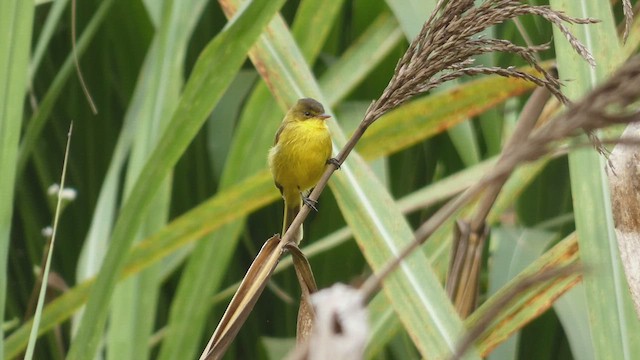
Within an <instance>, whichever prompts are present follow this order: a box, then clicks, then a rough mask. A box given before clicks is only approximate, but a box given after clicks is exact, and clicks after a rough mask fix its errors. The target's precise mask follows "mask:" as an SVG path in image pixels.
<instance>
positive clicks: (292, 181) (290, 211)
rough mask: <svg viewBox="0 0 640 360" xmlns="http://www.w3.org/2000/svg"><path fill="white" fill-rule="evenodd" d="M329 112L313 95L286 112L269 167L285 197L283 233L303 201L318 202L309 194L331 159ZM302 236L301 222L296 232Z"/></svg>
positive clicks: (308, 202)
mask: <svg viewBox="0 0 640 360" xmlns="http://www.w3.org/2000/svg"><path fill="white" fill-rule="evenodd" d="M329 117H330V116H329V115H327V114H325V113H324V108H323V107H322V104H320V103H319V102H317V101H316V100H314V99H309V98H307V99H300V100H298V102H297V103H296V104H295V105H294V106H293V107H292V108H291V109H289V111H288V112H287V114H286V115H285V117H284V119H283V120H282V124H281V125H280V128H279V129H278V131H277V132H276V139H275V142H274V145H273V147H272V148H271V150H269V168H270V169H271V174H272V175H273V180H274V182H275V183H276V187H277V188H278V189H279V190H280V193H281V194H282V198H283V199H284V221H283V226H282V235H284V233H285V232H286V231H287V229H288V228H289V226H290V225H291V223H292V222H293V219H294V218H295V217H296V215H297V214H298V212H299V211H300V208H301V206H302V203H303V202H304V203H305V204H307V205H309V206H310V207H311V208H313V209H314V210H316V207H315V206H316V204H317V203H316V202H315V201H312V200H311V199H309V198H307V195H308V192H309V190H310V189H311V188H313V187H314V186H315V185H316V184H317V183H318V181H319V180H320V178H321V177H322V173H323V172H324V169H325V165H326V164H327V162H330V161H331V159H330V157H331V137H330V135H329V128H328V127H327V124H326V122H325V120H326V119H328V118H329ZM294 238H295V240H296V242H298V243H299V242H300V240H302V226H300V230H299V231H298V232H297V233H296V234H294Z"/></svg>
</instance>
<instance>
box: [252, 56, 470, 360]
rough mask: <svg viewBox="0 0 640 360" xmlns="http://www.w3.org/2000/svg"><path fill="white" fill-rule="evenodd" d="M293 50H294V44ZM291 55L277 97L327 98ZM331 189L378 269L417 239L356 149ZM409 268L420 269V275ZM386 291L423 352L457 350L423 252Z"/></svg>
mask: <svg viewBox="0 0 640 360" xmlns="http://www.w3.org/2000/svg"><path fill="white" fill-rule="evenodd" d="M289 49H295V44H292V45H290V46H289ZM289 55H295V56H289V57H288V58H287V59H286V60H288V61H291V62H293V63H291V64H290V65H289V66H285V65H282V66H280V67H279V68H278V69H277V71H279V72H282V71H284V72H285V73H287V74H288V76H283V77H279V78H277V79H273V78H272V77H270V78H269V79H268V80H269V81H271V83H270V86H271V88H272V89H273V90H274V91H275V92H276V94H277V96H278V97H279V98H280V99H282V100H283V102H284V103H289V104H290V103H293V102H294V101H295V99H296V98H299V97H302V96H312V97H315V98H317V99H319V100H320V101H323V102H325V103H326V101H324V96H322V94H321V92H320V89H319V87H318V85H317V83H316V81H315V79H314V78H313V75H311V73H310V72H309V71H308V70H307V69H306V67H305V66H304V61H302V60H301V56H300V55H299V53H297V50H296V52H293V51H289ZM253 61H256V59H255V58H254V59H253ZM261 65H264V64H261ZM330 128H331V131H332V134H333V138H334V141H335V142H336V143H337V144H341V143H344V142H345V141H346V140H345V139H344V135H342V134H341V130H340V129H339V128H338V127H337V126H336V123H335V122H330ZM356 179H357V180H356ZM332 188H333V189H334V194H335V195H336V198H337V199H338V203H339V204H340V206H341V209H342V211H343V214H344V215H345V218H346V219H347V221H348V222H349V223H350V225H351V226H352V227H353V228H354V230H355V234H356V238H357V239H359V241H361V243H360V245H361V246H362V247H363V248H364V250H365V256H366V257H368V260H369V261H370V263H371V264H372V266H373V267H374V269H375V268H378V267H380V266H382V265H383V264H384V263H385V262H386V261H388V260H389V259H391V258H392V257H393V254H394V253H395V252H397V251H399V249H400V248H401V247H402V244H403V243H404V244H406V242H408V241H411V240H412V239H413V234H412V232H411V229H410V228H409V227H408V226H407V224H406V222H405V221H404V219H403V217H402V216H401V215H400V213H399V211H398V210H397V208H396V207H395V206H393V202H392V201H391V198H390V197H389V195H388V194H386V193H384V192H381V191H380V188H381V187H380V185H379V183H378V182H377V181H376V180H375V177H374V176H372V174H371V173H370V171H369V170H368V167H367V166H366V165H365V164H364V162H363V161H362V160H361V159H360V158H359V156H358V155H356V154H353V155H352V157H350V159H349V161H347V163H346V164H345V165H343V168H342V171H341V172H340V173H339V174H338V175H335V176H334V178H333V180H332ZM374 189H375V190H374ZM365 194H366V195H365ZM391 229H393V230H391ZM391 234H394V235H393V236H391ZM365 240H366V241H365ZM398 241H400V242H398ZM411 268H412V269H421V271H420V275H418V274H417V273H415V272H414V271H417V270H413V271H412V270H410V269H411ZM385 291H387V295H388V296H390V297H391V299H392V303H393V304H394V307H395V309H396V310H397V311H398V312H399V313H400V317H401V318H402V319H403V320H404V322H405V325H407V326H408V327H409V328H410V329H411V330H410V334H411V335H412V336H413V337H414V341H416V342H417V344H418V347H419V348H420V350H421V351H422V352H423V355H425V356H427V354H428V355H431V356H435V357H438V356H445V354H448V353H450V352H451V351H452V350H453V348H454V346H455V345H454V343H455V339H456V338H457V336H459V335H460V333H461V331H462V328H461V327H460V320H459V319H458V318H457V315H456V314H455V312H454V311H453V308H452V307H451V304H450V302H449V301H448V300H447V298H446V295H445V294H444V291H443V289H442V287H441V286H440V284H439V283H438V281H437V279H436V278H435V276H434V275H433V273H432V272H431V271H430V265H429V263H428V261H427V260H426V257H424V255H423V254H422V253H421V252H417V253H416V254H414V255H413V256H412V257H411V258H410V259H409V260H407V262H406V263H405V265H403V266H401V269H400V271H399V273H396V274H394V275H392V276H391V278H390V279H388V280H387V281H386V282H385ZM409 294H412V295H413V296H412V295H409ZM469 357H473V355H469Z"/></svg>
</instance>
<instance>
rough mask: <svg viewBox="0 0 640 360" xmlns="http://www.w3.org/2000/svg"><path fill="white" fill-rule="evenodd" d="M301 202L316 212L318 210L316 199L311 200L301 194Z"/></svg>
mask: <svg viewBox="0 0 640 360" xmlns="http://www.w3.org/2000/svg"><path fill="white" fill-rule="evenodd" d="M302 202H303V203H304V204H305V205H307V206H308V207H310V208H312V209H313V210H315V211H316V212H318V208H317V206H318V201H317V200H313V199H310V198H308V197H306V196H304V195H302Z"/></svg>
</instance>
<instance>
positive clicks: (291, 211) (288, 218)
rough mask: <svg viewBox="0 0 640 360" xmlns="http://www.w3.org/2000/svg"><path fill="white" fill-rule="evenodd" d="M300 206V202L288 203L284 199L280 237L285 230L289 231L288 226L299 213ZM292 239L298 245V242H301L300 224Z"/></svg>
mask: <svg viewBox="0 0 640 360" xmlns="http://www.w3.org/2000/svg"><path fill="white" fill-rule="evenodd" d="M301 205H302V201H300V200H298V201H288V200H286V199H285V202H284V221H283V224H282V236H284V234H285V233H286V232H287V229H289V226H291V223H292V222H293V219H295V218H296V216H297V215H298V213H299V212H300V206H301ZM293 238H294V239H295V240H296V242H297V243H300V241H301V240H302V224H300V227H299V228H298V230H297V231H296V233H295V234H293Z"/></svg>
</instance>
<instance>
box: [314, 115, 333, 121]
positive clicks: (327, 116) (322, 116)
mask: <svg viewBox="0 0 640 360" xmlns="http://www.w3.org/2000/svg"><path fill="white" fill-rule="evenodd" d="M317 117H318V118H320V119H322V120H326V119H328V118H330V117H331V115H327V114H321V115H318V116H317Z"/></svg>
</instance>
